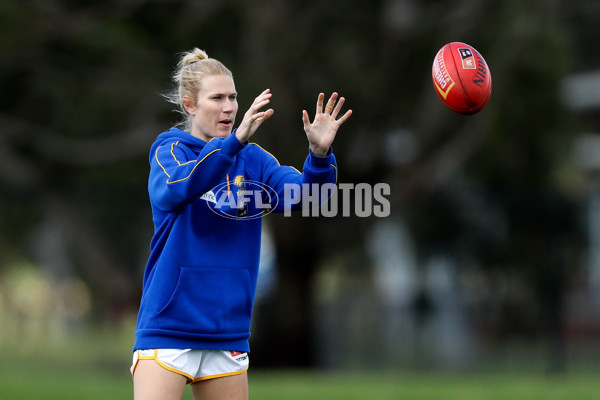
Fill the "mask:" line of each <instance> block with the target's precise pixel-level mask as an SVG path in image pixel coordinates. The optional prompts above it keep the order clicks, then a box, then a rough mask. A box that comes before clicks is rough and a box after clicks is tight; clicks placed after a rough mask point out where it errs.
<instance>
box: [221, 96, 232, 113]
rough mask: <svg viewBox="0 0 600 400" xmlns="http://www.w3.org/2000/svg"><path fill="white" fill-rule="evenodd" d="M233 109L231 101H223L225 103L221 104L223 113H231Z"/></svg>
mask: <svg viewBox="0 0 600 400" xmlns="http://www.w3.org/2000/svg"><path fill="white" fill-rule="evenodd" d="M234 109H235V107H234V104H233V101H231V99H227V100H225V103H223V112H226V113H232V112H233V110H234Z"/></svg>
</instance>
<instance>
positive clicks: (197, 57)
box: [181, 47, 208, 67]
mask: <svg viewBox="0 0 600 400" xmlns="http://www.w3.org/2000/svg"><path fill="white" fill-rule="evenodd" d="M207 58H208V54H206V52H205V51H204V50H200V49H199V48H197V47H195V48H194V49H192V50H190V51H188V52H187V53H185V54H184V56H183V58H182V60H181V64H182V66H184V67H185V66H187V65H190V64H192V63H195V62H197V61H202V60H206V59H207Z"/></svg>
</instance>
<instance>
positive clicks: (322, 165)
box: [263, 148, 337, 212]
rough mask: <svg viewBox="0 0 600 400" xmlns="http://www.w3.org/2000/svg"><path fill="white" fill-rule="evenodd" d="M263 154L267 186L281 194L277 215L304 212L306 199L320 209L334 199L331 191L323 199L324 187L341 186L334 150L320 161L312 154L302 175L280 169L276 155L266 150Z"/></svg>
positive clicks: (286, 169) (286, 168) (287, 167)
mask: <svg viewBox="0 0 600 400" xmlns="http://www.w3.org/2000/svg"><path fill="white" fill-rule="evenodd" d="M263 153H264V155H263V182H264V183H265V184H267V185H268V186H269V187H270V188H272V189H273V190H274V191H275V192H276V193H277V198H278V200H279V202H278V204H277V207H276V208H275V210H274V211H275V212H282V211H284V210H285V209H288V210H289V209H291V210H297V209H299V208H301V207H302V201H301V200H302V198H303V197H304V196H311V197H312V199H314V200H317V201H318V204H319V205H321V204H323V203H324V202H326V201H327V200H328V199H329V197H330V196H331V191H329V193H328V196H327V197H323V198H321V197H320V195H319V194H320V187H321V185H323V184H335V183H336V182H337V162H336V160H335V156H334V155H333V152H332V150H331V148H330V149H329V152H328V154H327V155H326V156H325V157H318V156H316V155H314V154H313V153H312V152H311V151H310V150H309V154H308V156H307V157H306V160H305V161H304V167H303V168H302V172H300V171H298V170H297V169H296V168H293V167H289V166H280V165H279V162H278V161H277V159H276V158H275V157H274V156H273V155H271V154H270V153H268V152H267V151H264V150H263ZM315 190H317V193H314V192H315Z"/></svg>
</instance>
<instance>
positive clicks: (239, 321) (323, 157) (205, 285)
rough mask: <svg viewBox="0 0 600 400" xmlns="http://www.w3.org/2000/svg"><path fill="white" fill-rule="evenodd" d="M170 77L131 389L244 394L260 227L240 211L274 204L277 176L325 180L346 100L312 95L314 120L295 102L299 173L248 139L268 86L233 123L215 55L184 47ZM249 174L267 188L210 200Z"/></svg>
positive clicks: (137, 394) (153, 152)
mask: <svg viewBox="0 0 600 400" xmlns="http://www.w3.org/2000/svg"><path fill="white" fill-rule="evenodd" d="M174 83H175V89H174V91H173V92H172V94H171V95H170V96H169V100H170V101H171V102H173V103H175V104H177V106H178V107H179V108H180V111H181V112H182V114H183V115H184V121H183V122H182V124H181V129H180V128H177V127H175V128H171V129H170V130H169V131H167V132H164V133H162V134H160V135H159V136H158V137H157V139H156V141H155V143H154V144H153V145H152V147H151V149H150V166H151V168H150V177H149V183H148V191H149V195H150V203H151V206H152V214H153V221H154V227H155V229H154V236H153V238H152V241H151V244H150V247H151V254H150V257H149V259H148V263H147V265H146V270H145V273H144V283H143V291H142V299H141V304H140V310H139V315H138V321H137V331H136V341H135V345H134V355H133V365H132V368H131V370H132V374H133V382H134V398H135V399H137V400H142V399H144V400H146V399H161V400H165V399H181V397H182V395H183V393H184V389H185V385H186V384H192V393H193V395H194V399H202V400H211V399H215V400H216V399H225V398H226V399H240V400H241V399H244V400H246V399H248V382H247V376H246V371H247V369H248V362H249V358H248V352H249V344H248V338H249V337H250V321H251V314H252V307H253V303H254V293H255V289H256V280H257V275H258V262H259V252H260V230H261V219H260V218H247V217H248V215H258V214H257V210H258V207H263V205H262V204H256V203H257V201H258V200H260V201H258V202H262V201H263V200H264V201H271V202H272V206H273V207H276V208H275V210H276V211H281V210H282V209H283V208H282V207H284V206H285V205H284V204H283V203H284V202H283V199H284V189H285V185H286V184H296V185H302V184H303V183H309V184H315V183H316V184H324V183H334V182H335V180H336V175H337V165H336V161H335V158H334V156H333V154H332V152H331V147H330V146H331V143H332V142H333V139H334V138H335V135H336V132H337V130H338V128H339V127H340V125H341V124H342V123H344V122H345V121H346V120H347V119H348V118H349V117H350V115H351V113H352V111H351V110H349V111H347V112H346V113H345V114H344V115H343V116H341V117H340V118H339V119H336V118H337V116H338V114H339V113H340V111H341V108H342V105H343V103H344V98H343V97H341V98H339V99H338V95H337V94H336V93H334V94H332V96H331V97H330V98H329V101H328V102H327V104H326V107H325V110H323V101H324V95H323V93H321V94H319V96H318V99H317V111H316V115H315V118H314V120H313V121H312V122H311V121H310V119H309V116H308V113H307V112H306V111H303V112H302V120H303V124H304V130H305V132H306V136H307V138H308V143H309V149H310V151H309V155H308V157H307V158H306V161H305V164H304V169H303V172H302V173H300V172H298V171H297V170H296V169H295V168H292V167H287V166H280V165H279V163H278V162H277V160H276V159H275V157H273V156H272V155H271V154H270V153H268V152H266V151H265V150H263V149H262V148H261V147H259V146H258V145H256V144H253V143H248V140H249V139H250V138H251V137H252V135H253V134H254V133H255V132H256V130H257V129H258V127H259V126H260V125H261V124H262V123H263V122H264V121H266V120H267V119H269V118H270V117H271V116H272V115H273V110H272V109H267V110H266V111H261V110H262V109H263V108H265V107H266V106H267V105H268V104H269V103H270V99H271V96H272V95H271V92H270V91H269V89H267V90H265V91H264V92H262V93H261V94H260V95H259V96H258V97H257V98H256V99H255V100H254V102H253V103H252V105H251V107H250V109H249V110H248V111H247V112H246V114H244V117H243V119H242V122H241V124H240V125H239V127H238V128H237V129H236V130H235V131H233V133H232V129H233V126H234V123H235V117H236V113H237V111H238V104H237V92H236V90H235V85H234V81H233V76H232V74H231V72H230V71H229V70H228V69H227V68H226V67H225V66H224V65H223V64H222V63H220V62H219V61H217V60H215V59H212V58H209V57H208V56H207V55H206V53H205V52H204V51H201V50H199V49H193V50H192V51H190V52H187V53H185V54H184V55H183V56H182V58H181V60H180V62H179V65H178V68H177V70H176V73H175V74H174ZM250 183H252V184H254V185H257V183H258V184H259V186H260V187H261V188H269V190H270V191H272V192H271V193H269V196H264V198H263V199H256V198H253V197H248V198H245V200H244V201H243V202H241V206H238V207H234V206H230V207H229V208H228V207H226V206H223V204H222V202H220V200H219V199H218V196H217V193H222V194H224V195H226V196H232V198H233V199H234V200H235V199H236V198H238V199H239V198H241V197H243V196H244V195H243V193H244V190H248V185H249V184H250ZM217 189H218V190H217ZM233 204H240V203H235V201H234V203H233ZM217 211H218V212H217ZM242 211H243V212H242Z"/></svg>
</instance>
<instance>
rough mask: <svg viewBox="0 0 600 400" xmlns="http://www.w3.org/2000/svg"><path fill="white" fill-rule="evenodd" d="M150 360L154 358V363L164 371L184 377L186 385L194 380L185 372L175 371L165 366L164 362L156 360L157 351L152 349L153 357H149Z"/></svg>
mask: <svg viewBox="0 0 600 400" xmlns="http://www.w3.org/2000/svg"><path fill="white" fill-rule="evenodd" d="M152 358H154V361H156V363H157V364H158V365H160V366H161V367H163V368H164V369H166V370H167V371H171V372H174V373H176V374H179V375H183V376H185V377H186V378H187V379H188V383H190V382H191V381H193V380H194V377H193V376H192V375H190V374H186V373H185V372H183V371H180V370H178V369H175V368H173V367H169V366H168V365H167V364H165V363H164V362H162V361H160V360H159V359H158V349H154V357H151V358H150V359H152Z"/></svg>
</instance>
